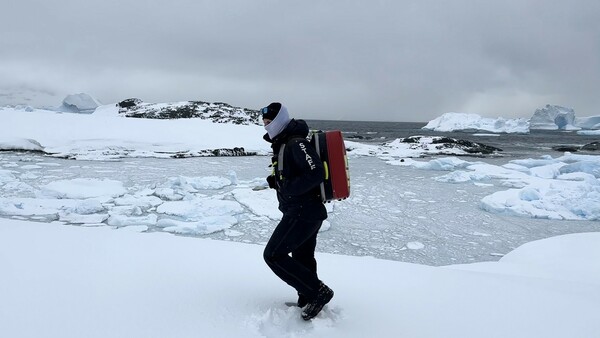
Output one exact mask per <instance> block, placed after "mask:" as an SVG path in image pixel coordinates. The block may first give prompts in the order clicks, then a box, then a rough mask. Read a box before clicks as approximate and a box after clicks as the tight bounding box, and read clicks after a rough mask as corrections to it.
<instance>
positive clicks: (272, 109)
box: [261, 102, 281, 120]
mask: <svg viewBox="0 0 600 338" xmlns="http://www.w3.org/2000/svg"><path fill="white" fill-rule="evenodd" d="M265 108H266V111H267V112H266V113H263V115H262V118H263V119H269V120H274V119H275V117H276V116H277V114H279V110H280V109H281V103H279V102H273V103H271V104H270V105H268V106H266V107H265ZM265 108H263V109H265ZM261 111H262V110H261Z"/></svg>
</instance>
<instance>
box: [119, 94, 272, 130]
mask: <svg viewBox="0 0 600 338" xmlns="http://www.w3.org/2000/svg"><path fill="white" fill-rule="evenodd" d="M117 105H118V106H119V114H121V115H123V116H125V117H133V118H147V119H184V118H200V119H207V120H211V121H212V122H215V123H233V124H245V125H250V124H255V125H260V124H261V123H260V119H259V117H260V113H259V111H258V110H252V109H246V108H240V107H234V106H231V105H229V104H227V103H223V102H214V103H209V102H203V101H184V102H177V103H143V102H141V100H139V99H127V100H123V101H121V102H119V103H118V104H117Z"/></svg>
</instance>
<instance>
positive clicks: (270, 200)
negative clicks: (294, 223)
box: [232, 188, 282, 220]
mask: <svg viewBox="0 0 600 338" xmlns="http://www.w3.org/2000/svg"><path fill="white" fill-rule="evenodd" d="M232 193H233V198H235V200H236V201H238V202H239V203H241V204H242V205H244V206H245V207H246V208H248V209H250V211H251V212H252V213H253V214H255V215H258V216H265V217H268V218H270V219H272V220H280V219H281V216H282V215H281V211H279V209H277V206H278V205H279V204H278V202H277V195H276V193H275V191H274V190H272V189H265V190H258V191H256V190H252V189H246V188H242V189H235V190H233V191H232Z"/></svg>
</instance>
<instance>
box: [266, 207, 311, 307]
mask: <svg viewBox="0 0 600 338" xmlns="http://www.w3.org/2000/svg"><path fill="white" fill-rule="evenodd" d="M320 226H321V221H306V220H301V219H297V218H291V217H287V216H285V215H284V217H283V218H282V220H281V222H279V224H278V225H277V227H276V228H275V230H274V231H273V234H272V235H271V238H270V239H269V242H268V243H267V246H266V247H265V251H264V253H263V256H264V259H265V262H267V264H268V265H269V267H270V268H271V270H273V272H274V273H275V274H276V275H277V276H278V277H279V278H281V279H282V280H283V281H284V282H286V283H287V284H289V285H290V286H292V287H293V288H294V289H296V291H298V293H300V294H303V295H305V296H307V297H308V298H309V299H312V298H314V297H316V295H317V293H318V290H319V286H320V283H321V282H320V281H319V279H318V277H317V273H316V265H314V269H313V268H312V267H307V266H305V265H304V264H303V263H301V262H300V261H298V260H297V259H295V258H292V257H290V255H289V254H290V253H291V252H294V251H296V250H297V249H298V248H299V247H301V246H302V244H304V243H305V242H306V241H307V240H309V239H312V238H313V237H315V240H316V234H317V232H318V231H319V228H320ZM313 258H314V257H313ZM309 265H310V264H309Z"/></svg>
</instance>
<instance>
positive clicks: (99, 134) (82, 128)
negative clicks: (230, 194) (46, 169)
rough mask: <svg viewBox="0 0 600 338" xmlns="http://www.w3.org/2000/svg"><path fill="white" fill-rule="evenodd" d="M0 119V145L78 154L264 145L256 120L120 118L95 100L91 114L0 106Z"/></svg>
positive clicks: (154, 153) (164, 153)
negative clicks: (246, 122)
mask: <svg viewBox="0 0 600 338" xmlns="http://www.w3.org/2000/svg"><path fill="white" fill-rule="evenodd" d="M0 120H2V121H3V123H2V124H0V150H1V149H32V148H33V149H43V150H44V151H45V152H47V153H50V154H53V155H54V156H59V157H67V158H74V159H80V160H107V159H117V158H122V157H157V158H170V157H173V156H174V155H184V156H185V155H190V156H194V155H197V154H198V153H201V152H204V151H207V150H209V151H210V150H213V149H220V148H228V149H232V148H235V147H243V148H244V149H245V150H246V151H247V152H256V153H259V154H266V153H268V151H269V150H270V148H269V146H268V144H267V143H266V142H265V141H264V140H263V139H262V135H263V134H264V133H265V130H264V128H263V127H261V126H257V125H251V126H248V125H235V124H225V123H213V122H211V121H209V120H202V119H175V120H151V119H138V118H124V117H120V116H118V108H117V107H116V106H114V105H107V106H101V107H99V108H98V109H96V112H94V113H93V114H61V113H56V112H52V111H47V110H40V109H35V110H34V111H32V112H25V111H21V110H17V109H15V108H0ZM49 126H55V127H53V128H50V127H49ZM232 135H235V137H231V136H232Z"/></svg>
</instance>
